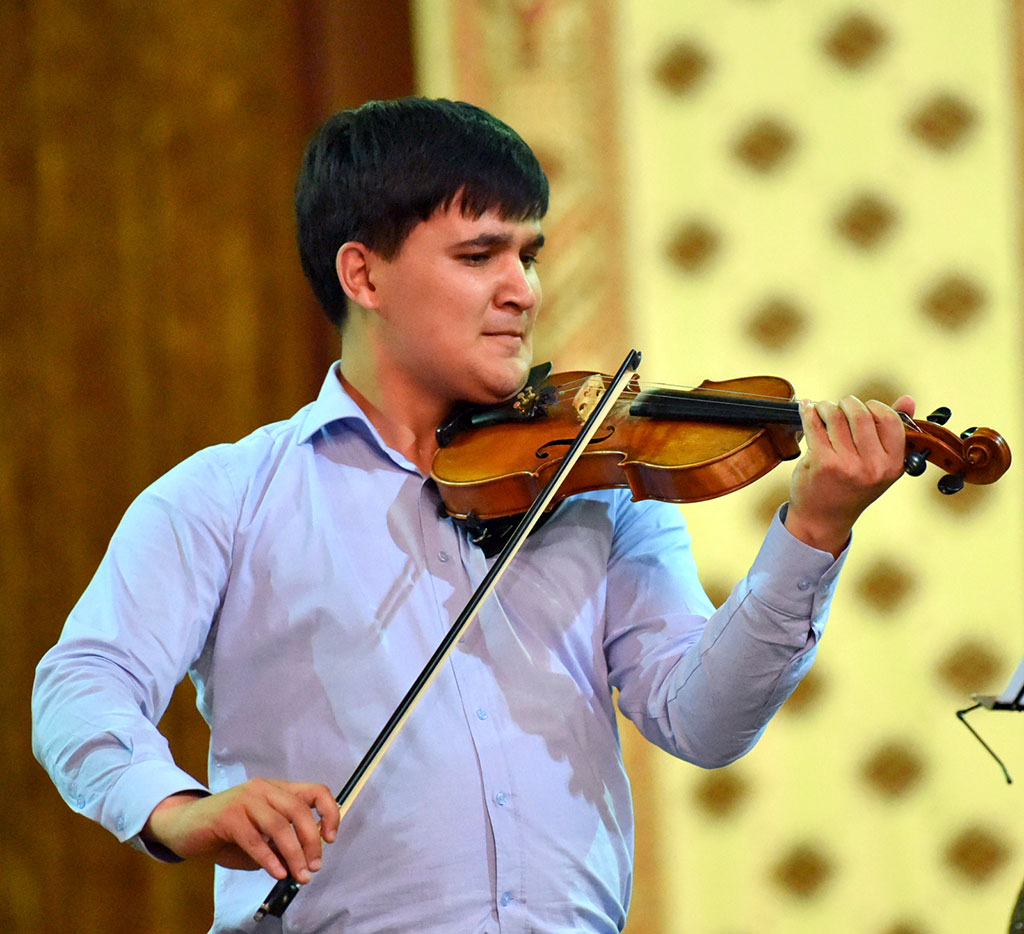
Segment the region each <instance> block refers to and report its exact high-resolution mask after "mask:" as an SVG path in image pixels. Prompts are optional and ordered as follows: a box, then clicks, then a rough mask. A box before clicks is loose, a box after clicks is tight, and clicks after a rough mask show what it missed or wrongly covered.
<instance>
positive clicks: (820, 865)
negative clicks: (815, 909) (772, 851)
mask: <svg viewBox="0 0 1024 934" xmlns="http://www.w3.org/2000/svg"><path fill="white" fill-rule="evenodd" d="M832 873H833V868H832V862H831V860H829V858H828V856H827V855H826V854H825V853H823V852H822V851H821V850H819V849H817V848H816V847H814V846H811V845H810V844H806V843H804V844H799V845H797V846H795V847H793V849H791V850H790V851H789V853H787V854H786V856H784V857H783V858H782V860H780V861H779V863H778V864H777V865H776V866H775V868H774V870H773V871H772V878H773V879H774V880H775V882H776V883H777V884H778V885H779V886H781V887H782V888H783V889H785V890H786V891H787V892H789V893H790V894H791V895H795V896H797V897H799V898H808V897H810V896H812V895H815V894H817V893H818V890H819V889H820V888H821V887H822V886H823V885H824V884H825V882H826V881H827V880H828V878H829V877H830V876H831V875H832Z"/></svg>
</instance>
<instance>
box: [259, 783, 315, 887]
mask: <svg viewBox="0 0 1024 934" xmlns="http://www.w3.org/2000/svg"><path fill="white" fill-rule="evenodd" d="M274 785H275V787H274V788H273V790H272V791H271V792H270V793H269V794H268V803H269V804H270V806H271V809H272V811H273V814H272V815H269V816H268V820H269V821H270V822H271V825H272V828H273V831H274V833H273V835H272V838H273V841H274V843H275V845H276V846H277V848H278V851H279V852H280V854H281V856H282V857H284V859H285V861H286V862H287V864H288V867H289V869H290V870H291V873H292V875H293V876H295V878H296V879H298V880H299V881H300V882H302V881H303V880H302V879H301V878H300V877H299V875H297V874H296V871H295V870H296V868H300V869H302V870H303V871H304V872H308V871H312V872H316V870H318V869H319V868H320V859H321V847H322V841H321V837H320V828H319V826H318V825H317V822H316V820H315V819H314V817H313V812H312V801H313V795H311V794H310V793H309V791H308V790H307V786H304V785H300V784H297V783H289V782H283V783H281V786H283V787H280V786H278V783H276V782H275V783H274ZM307 799H308V800H307Z"/></svg>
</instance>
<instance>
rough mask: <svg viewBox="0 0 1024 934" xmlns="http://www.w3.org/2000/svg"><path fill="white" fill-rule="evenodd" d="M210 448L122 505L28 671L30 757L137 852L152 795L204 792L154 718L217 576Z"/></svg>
mask: <svg viewBox="0 0 1024 934" xmlns="http://www.w3.org/2000/svg"><path fill="white" fill-rule="evenodd" d="M215 453H216V449H208V450H207V451H205V452H200V454H197V455H195V456H194V457H192V458H189V459H188V460H187V461H185V462H183V463H182V464H180V465H179V466H178V467H176V468H175V469H174V470H172V471H171V472H170V473H168V474H166V475H165V476H164V477H162V478H161V479H160V480H158V481H157V482H156V483H154V484H153V485H152V486H151V487H149V488H148V489H147V490H145V491H144V492H143V493H142V494H141V495H140V496H139V497H138V499H136V500H135V502H134V503H132V505H131V506H130V507H129V509H128V511H127V512H126V513H125V516H124V518H123V519H122V520H121V523H120V525H119V526H118V528H117V530H116V532H115V533H114V536H113V538H112V540H111V542H110V546H109V548H108V550H107V553H106V555H105V556H104V558H103V560H102V562H101V564H100V566H99V568H98V570H97V572H96V574H95V576H94V577H93V579H92V581H91V582H90V584H89V586H88V588H87V589H86V591H85V593H84V594H83V595H82V597H81V599H80V600H79V601H78V603H77V604H76V605H75V607H74V609H73V610H72V612H71V615H70V616H69V618H68V620H67V622H66V624H65V626H64V630H63V632H62V634H61V637H60V640H59V641H58V643H57V644H56V645H55V646H54V647H53V648H52V649H51V650H50V651H49V652H47V654H46V655H45V656H44V657H43V659H42V660H41V662H40V663H39V666H38V668H37V671H36V680H35V686H34V689H33V698H32V710H33V750H34V752H35V755H36V758H37V759H38V760H39V761H40V763H41V764H42V765H43V767H44V768H45V769H46V770H47V771H48V772H49V773H50V776H51V777H52V779H53V781H54V783H55V784H56V786H57V789H58V790H59V791H60V793H61V795H62V797H63V798H64V800H65V801H66V802H67V803H68V805H69V806H70V807H71V808H72V809H73V810H75V811H77V812H78V813H81V814H84V815H85V816H87V817H90V818H92V819H93V820H96V821H98V822H99V823H100V824H102V825H103V826H104V827H106V828H107V829H108V830H110V831H111V832H112V833H113V834H114V835H115V836H116V837H117V838H118V839H119V840H122V841H124V840H130V841H131V842H132V843H133V845H135V846H138V847H139V848H141V849H146V847H145V846H144V845H143V844H142V843H141V841H140V840H139V839H138V834H139V832H140V831H141V830H142V828H143V825H144V824H145V822H146V820H147V819H148V817H149V815H150V813H151V812H152V810H153V808H154V807H155V806H156V805H157V804H158V803H159V802H160V801H162V800H163V799H164V798H166V797H167V796H168V795H170V794H174V793H175V792H179V791H186V790H196V791H200V792H203V791H205V788H204V786H203V785H202V784H201V783H200V782H198V781H197V780H196V779H194V778H193V777H192V776H190V775H188V774H187V773H185V772H183V771H182V770H181V769H179V768H178V767H177V766H176V765H175V763H174V760H173V758H172V756H171V753H170V750H169V748H168V745H167V741H166V739H165V738H164V737H163V735H162V734H161V733H160V732H159V730H158V729H157V726H156V724H157V723H158V722H159V721H160V718H161V717H162V716H163V714H164V711H165V710H166V709H167V705H168V703H169V702H170V699H171V695H172V693H173V691H174V688H175V687H176V685H177V684H178V683H179V682H180V681H181V680H182V679H183V678H184V677H185V674H186V672H187V670H188V668H189V667H190V665H191V664H192V663H193V662H194V661H195V659H196V658H198V656H199V654H200V653H201V652H202V650H203V646H204V643H205V641H206V636H207V633H208V631H209V628H210V626H211V624H212V622H213V620H214V619H215V617H216V614H217V609H218V606H219V605H220V600H221V596H222V593H223V590H224V587H225V585H226V581H227V573H228V565H229V560H230V552H231V539H232V530H233V528H234V524H235V519H234V518H233V515H232V513H233V514H234V516H237V508H235V507H234V505H233V504H234V501H235V497H234V494H233V492H232V489H231V485H230V482H229V479H228V477H227V475H226V473H225V471H224V470H223V469H222V468H221V467H220V465H219V464H218V461H217V458H216V456H215ZM150 852H152V853H153V855H156V856H159V857H161V858H164V859H167V858H172V855H171V854H169V853H168V852H166V851H160V852H158V851H156V850H154V851H150Z"/></svg>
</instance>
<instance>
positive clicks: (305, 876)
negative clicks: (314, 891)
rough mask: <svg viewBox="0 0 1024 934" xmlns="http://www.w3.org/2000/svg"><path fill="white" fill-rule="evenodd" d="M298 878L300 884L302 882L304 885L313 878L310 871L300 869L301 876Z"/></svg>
mask: <svg viewBox="0 0 1024 934" xmlns="http://www.w3.org/2000/svg"><path fill="white" fill-rule="evenodd" d="M297 878H298V880H299V882H301V883H302V884H303V885H305V884H306V883H307V882H309V880H310V879H312V878H313V877H312V876H311V875H310V874H309V870H308V869H300V870H299V875H298V876H297Z"/></svg>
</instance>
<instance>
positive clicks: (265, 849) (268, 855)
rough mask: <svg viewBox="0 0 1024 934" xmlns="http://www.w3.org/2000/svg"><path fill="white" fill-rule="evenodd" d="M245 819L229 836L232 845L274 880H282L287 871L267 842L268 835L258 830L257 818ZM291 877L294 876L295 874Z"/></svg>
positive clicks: (249, 817)
mask: <svg viewBox="0 0 1024 934" xmlns="http://www.w3.org/2000/svg"><path fill="white" fill-rule="evenodd" d="M247 817H248V819H247V820H246V821H245V822H244V823H243V824H242V825H241V826H240V827H238V828H236V830H235V831H234V832H233V833H232V834H231V839H232V841H233V843H234V845H235V846H237V847H238V848H239V849H240V850H242V852H243V853H245V854H246V855H247V856H248V857H249V858H250V859H252V860H253V862H255V863H256V864H257V865H259V866H260V867H262V868H263V869H265V870H266V871H267V872H269V873H270V875H272V876H273V877H274V878H275V879H283V878H284V877H285V876H287V875H288V872H289V870H288V869H287V868H286V867H285V864H284V863H283V862H282V861H281V859H280V858H279V856H278V854H277V853H276V852H275V850H274V849H273V848H272V847H271V845H270V843H269V842H268V841H269V835H266V834H265V833H264V831H262V830H261V829H260V826H259V824H258V823H257V821H258V818H257V817H255V816H250V815H247ZM292 875H293V876H295V873H294V872H293V873H292ZM295 878H298V876H295Z"/></svg>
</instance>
